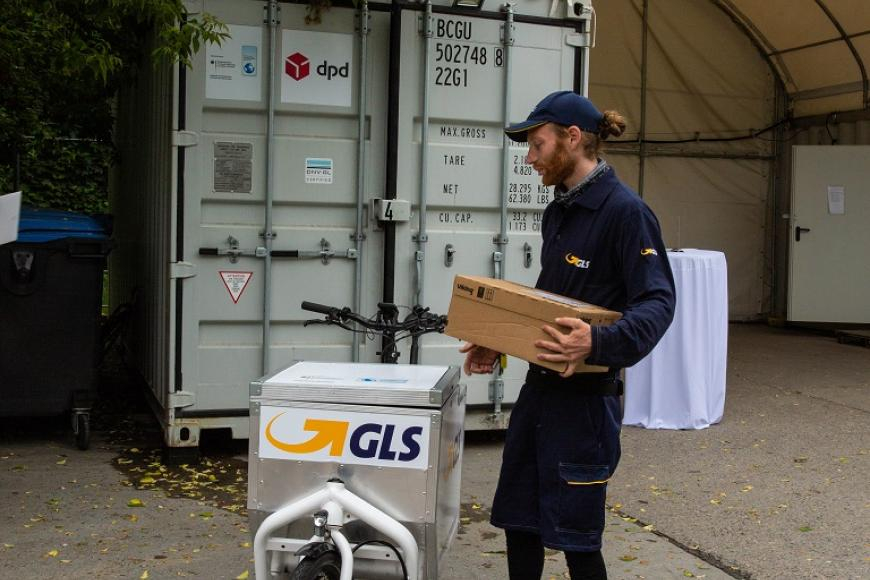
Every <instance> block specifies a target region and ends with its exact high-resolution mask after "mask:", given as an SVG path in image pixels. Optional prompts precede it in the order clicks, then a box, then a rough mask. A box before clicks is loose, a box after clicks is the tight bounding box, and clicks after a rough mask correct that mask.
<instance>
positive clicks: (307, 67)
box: [284, 52, 350, 81]
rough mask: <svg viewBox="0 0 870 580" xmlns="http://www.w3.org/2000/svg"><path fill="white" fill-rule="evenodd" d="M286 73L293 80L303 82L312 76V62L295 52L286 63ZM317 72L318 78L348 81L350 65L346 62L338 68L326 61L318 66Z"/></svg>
mask: <svg viewBox="0 0 870 580" xmlns="http://www.w3.org/2000/svg"><path fill="white" fill-rule="evenodd" d="M284 72H286V73H287V76H289V77H290V78H291V79H293V80H295V81H301V80H302V79H304V78H305V77H307V76H308V75H309V74H311V61H310V60H309V59H308V57H307V56H305V55H304V54H302V53H301V52H294V53H293V54H291V55H290V56H288V57H287V60H285V61H284ZM315 72H317V76H320V77H326V80H328V81H331V80H332V79H333V78H336V77H338V78H343V79H346V78H348V76H349V75H350V63H349V62H346V63H344V64H343V65H341V66H337V65H334V64H330V63H329V61H326V60H324V61H323V62H322V63H320V64H319V65H317V69H315Z"/></svg>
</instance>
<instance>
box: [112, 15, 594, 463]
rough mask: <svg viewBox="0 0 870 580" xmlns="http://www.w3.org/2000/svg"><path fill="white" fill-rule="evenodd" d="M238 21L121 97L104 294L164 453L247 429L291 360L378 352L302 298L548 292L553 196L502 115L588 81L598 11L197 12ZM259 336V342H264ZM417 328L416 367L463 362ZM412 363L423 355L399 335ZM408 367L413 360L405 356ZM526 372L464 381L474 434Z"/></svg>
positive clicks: (440, 305) (517, 364) (443, 308)
mask: <svg viewBox="0 0 870 580" xmlns="http://www.w3.org/2000/svg"><path fill="white" fill-rule="evenodd" d="M186 5H187V7H188V9H189V10H190V11H191V12H192V13H202V12H209V13H211V14H214V15H215V16H216V17H217V18H219V19H220V20H221V21H223V22H225V23H226V24H228V26H229V31H230V33H231V34H232V38H231V39H229V40H226V41H225V42H224V43H223V46H221V47H216V46H209V47H205V48H203V49H202V50H201V51H200V52H199V53H198V54H196V55H195V56H194V58H193V67H192V69H184V68H178V67H175V68H170V67H164V68H161V67H157V68H154V67H152V66H151V64H150V63H148V64H144V65H143V66H142V67H141V69H140V76H139V78H138V81H137V84H136V86H135V87H134V88H132V89H131V90H129V91H127V92H126V93H125V94H124V95H123V96H122V99H121V103H120V108H119V114H118V132H117V133H118V139H119V144H120V149H121V164H120V168H119V170H118V173H117V175H115V178H114V196H113V197H114V199H113V207H112V211H113V213H114V214H115V216H116V228H115V231H116V239H117V242H118V247H117V251H115V252H114V253H113V254H112V259H111V271H112V276H111V283H112V292H111V298H112V302H113V303H114V304H119V303H123V302H132V303H133V304H134V309H133V312H134V315H133V321H132V326H131V328H130V333H129V334H130V340H129V346H130V349H131V351H132V354H133V358H134V360H135V362H136V364H137V366H138V368H139V369H140V370H141V372H142V374H143V375H144V377H145V379H146V381H147V383H148V385H149V386H150V390H151V392H152V393H153V397H152V399H153V403H154V406H155V409H156V411H157V414H158V416H159V418H160V420H161V422H162V425H163V429H164V433H165V440H166V443H167V445H168V446H170V447H192V446H196V445H198V442H199V434H200V431H201V430H202V429H220V428H225V429H231V430H232V433H233V436H234V437H238V438H245V437H247V436H248V384H249V383H250V381H251V380H253V379H255V378H256V377H261V376H264V375H268V374H270V373H272V372H274V371H276V370H277V369H279V368H283V367H286V366H287V365H288V364H290V363H292V362H293V361H303V360H304V361H335V362H352V361H358V362H375V361H376V360H377V356H376V354H375V353H376V352H377V351H378V350H379V347H380V344H379V343H377V342H371V341H366V340H360V339H359V338H358V337H357V336H356V335H351V334H350V333H347V332H345V331H343V330H341V329H339V328H336V327H327V326H309V327H303V322H304V321H305V320H306V319H308V318H310V315H309V314H308V313H306V312H304V311H302V310H301V308H300V303H301V302H302V301H303V300H314V301H316V302H320V303H325V304H329V305H333V306H350V307H351V308H353V309H354V310H357V311H359V312H361V313H363V314H365V315H372V314H374V313H375V311H376V308H377V303H378V302H395V303H397V304H400V305H406V306H410V305H413V304H415V303H419V304H422V305H424V306H429V307H430V308H431V309H432V311H434V312H438V313H442V314H443V313H446V312H447V308H448V304H449V300H450V295H451V283H452V281H453V276H454V274H455V273H458V272H462V273H465V274H478V275H481V276H489V277H494V278H505V277H507V278H509V279H511V280H514V281H517V282H520V283H523V284H527V285H534V283H535V280H536V279H537V276H538V272H539V269H540V231H539V226H540V221H541V215H542V212H543V209H544V207H545V206H546V205H547V203H548V202H549V200H550V199H551V197H552V192H551V191H550V189H549V188H547V187H543V186H541V184H540V179H539V177H538V176H537V175H536V174H535V172H534V171H533V170H532V168H531V167H530V166H529V165H527V164H525V163H524V157H525V154H526V148H525V147H521V146H516V145H515V144H512V143H508V142H507V141H506V139H505V138H504V136H503V133H502V127H504V126H505V125H506V124H508V123H510V122H516V121H520V120H522V119H525V118H526V116H527V115H528V112H529V111H530V110H531V109H532V108H533V107H534V105H535V104H536V103H537V102H538V101H539V100H540V99H541V97H542V96H543V95H545V94H547V93H549V92H551V91H554V90H559V89H575V90H577V91H579V92H585V80H584V79H585V78H586V75H587V69H588V67H587V66H586V63H587V62H588V45H589V40H590V34H589V33H588V32H587V29H588V27H589V24H590V22H591V18H590V16H591V6H590V2H586V1H584V2H582V3H581V2H576V1H575V0H568V1H566V2H555V3H554V2H544V1H541V0H519V1H517V2H514V3H512V4H511V5H510V6H507V5H505V4H503V3H495V2H494V3H491V4H490V3H489V2H484V3H483V5H482V8H481V9H479V10H473V9H472V10H469V9H467V8H453V7H452V2H448V1H446V0H441V1H439V2H438V3H435V4H425V3H405V2H397V3H374V2H369V3H366V2H362V1H360V2H359V3H358V7H356V8H355V7H353V6H352V5H351V4H350V3H347V4H341V5H339V4H338V3H333V6H332V8H331V9H330V10H328V11H324V12H323V13H322V16H321V18H322V21H321V22H320V23H319V24H306V23H305V15H306V8H307V6H306V4H290V3H283V2H282V3H278V2H257V1H238V0H200V1H196V2H186ZM264 345H265V347H264ZM458 346H459V342H458V341H457V340H456V339H453V338H449V337H447V336H443V335H428V336H426V337H424V341H423V345H422V349H421V361H422V362H423V363H425V364H429V365H457V364H461V363H462V356H461V355H460V354H459V353H458V352H457V348H458ZM400 350H402V352H403V357H402V359H401V361H407V360H408V359H407V356H408V351H409V346H408V345H406V344H402V345H400ZM401 361H400V362H401ZM525 368H526V363H524V362H522V361H513V362H512V363H511V364H509V365H508V369H507V371H506V372H505V374H504V375H502V376H501V377H494V376H493V377H487V376H481V377H473V378H468V379H465V378H464V379H463V380H464V381H467V383H466V384H467V388H468V405H469V412H468V419H467V423H466V426H467V427H468V428H471V429H475V428H501V427H503V426H504V425H505V418H506V413H505V411H507V410H508V407H509V406H510V404H511V403H513V402H514V401H515V400H516V397H517V394H518V392H519V389H520V387H521V381H522V378H523V377H524V374H525Z"/></svg>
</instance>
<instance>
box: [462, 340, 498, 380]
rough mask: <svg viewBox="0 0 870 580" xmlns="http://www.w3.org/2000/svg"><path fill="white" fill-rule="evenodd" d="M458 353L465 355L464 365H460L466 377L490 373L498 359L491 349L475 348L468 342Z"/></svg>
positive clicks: (474, 345) (496, 353)
mask: <svg viewBox="0 0 870 580" xmlns="http://www.w3.org/2000/svg"><path fill="white" fill-rule="evenodd" d="M459 352H464V353H466V354H465V364H464V365H462V369H463V370H464V371H465V374H466V375H472V374H489V373H491V372H492V370H493V369H494V368H495V364H496V361H497V360H498V357H499V353H498V352H496V351H494V350H492V349H491V348H486V347H485V346H477V345H476V344H471V343H470V342H466V343H465V344H463V345H462V346H461V347H460V348H459Z"/></svg>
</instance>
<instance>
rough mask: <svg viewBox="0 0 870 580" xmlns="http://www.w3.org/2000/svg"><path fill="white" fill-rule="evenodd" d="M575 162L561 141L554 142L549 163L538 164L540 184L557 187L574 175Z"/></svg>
mask: <svg viewBox="0 0 870 580" xmlns="http://www.w3.org/2000/svg"><path fill="white" fill-rule="evenodd" d="M575 164H576V163H575V161H574V160H573V159H571V156H570V155H569V154H568V149H567V148H566V147H565V144H564V143H563V142H562V140H561V139H560V140H557V141H556V147H555V149H554V150H553V157H552V159H550V160H549V161H546V162H543V163H538V167H539V168H540V171H541V182H542V183H543V184H544V185H547V186H549V185H559V184H560V183H562V182H564V181H565V180H566V179H568V177H569V176H570V175H571V174H572V173H574V166H575Z"/></svg>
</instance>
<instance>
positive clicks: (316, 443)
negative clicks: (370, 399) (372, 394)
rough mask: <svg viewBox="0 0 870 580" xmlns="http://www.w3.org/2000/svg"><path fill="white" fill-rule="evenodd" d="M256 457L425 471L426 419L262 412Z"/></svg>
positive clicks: (308, 411)
mask: <svg viewBox="0 0 870 580" xmlns="http://www.w3.org/2000/svg"><path fill="white" fill-rule="evenodd" d="M260 435H261V436H260V457H265V458H273V459H293V460H300V461H314V462H324V461H334V462H340V463H345V464H348V463H352V464H360V465H375V466H381V467H402V468H413V469H426V468H427V467H428V451H429V421H428V417H427V416H411V415H381V414H374V413H353V412H336V411H328V412H327V411H321V410H318V409H300V408H296V407H291V408H282V407H262V408H261V433H260Z"/></svg>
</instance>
